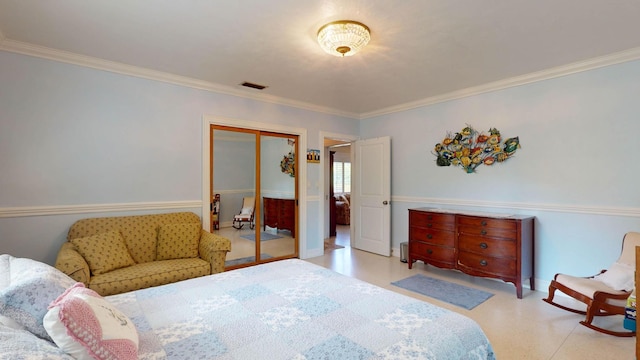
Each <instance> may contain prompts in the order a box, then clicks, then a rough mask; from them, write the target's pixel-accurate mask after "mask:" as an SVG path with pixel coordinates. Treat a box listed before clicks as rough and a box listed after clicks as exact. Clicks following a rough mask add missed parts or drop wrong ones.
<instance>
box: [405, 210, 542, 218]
mask: <svg viewBox="0 0 640 360" xmlns="http://www.w3.org/2000/svg"><path fill="white" fill-rule="evenodd" d="M409 210H413V211H424V212H433V213H440V214H452V215H465V216H478V217H490V218H495V219H516V220H518V219H520V220H521V219H528V218H532V216H529V215H517V214H503V213H493V212H483V211H471V210H456V209H440V208H430V207H421V208H414V209H409Z"/></svg>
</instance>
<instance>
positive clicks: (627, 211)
mask: <svg viewBox="0 0 640 360" xmlns="http://www.w3.org/2000/svg"><path fill="white" fill-rule="evenodd" d="M391 200H392V201H394V202H403V203H411V204H420V205H421V206H425V204H429V206H441V205H442V206H465V207H475V208H491V209H509V210H524V211H547V212H561V213H570V214H588V215H604V216H623V217H636V218H640V208H631V207H609V206H576V205H564V204H536V203H519V202H492V201H473V200H464V199H442V198H421V197H412V196H393V197H392V199H391Z"/></svg>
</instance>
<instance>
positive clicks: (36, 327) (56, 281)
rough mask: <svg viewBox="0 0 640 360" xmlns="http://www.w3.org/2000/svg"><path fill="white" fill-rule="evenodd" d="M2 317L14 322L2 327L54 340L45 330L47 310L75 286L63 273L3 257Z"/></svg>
mask: <svg viewBox="0 0 640 360" xmlns="http://www.w3.org/2000/svg"><path fill="white" fill-rule="evenodd" d="M0 278H2V280H1V281H0V282H1V283H2V284H3V285H4V286H6V287H4V288H2V289H0V314H2V316H3V317H5V318H9V319H11V320H13V322H11V323H9V322H8V321H7V320H6V319H4V318H3V320H2V323H3V324H8V325H9V326H11V327H15V325H16V324H15V323H17V324H19V325H20V326H21V327H24V328H25V329H27V330H28V331H30V332H31V333H33V334H35V335H37V336H39V337H41V338H43V339H45V340H51V339H50V338H49V335H48V334H47V331H46V330H45V329H44V327H43V326H42V318H43V317H44V315H45V314H46V313H47V307H48V306H49V304H50V303H51V302H52V301H53V300H55V299H56V298H57V297H58V296H60V294H62V293H64V291H65V290H66V289H67V288H69V287H70V286H72V285H73V284H75V280H73V279H71V278H70V277H68V276H67V275H65V274H64V273H62V272H61V271H60V270H58V269H56V268H54V267H52V266H50V265H47V264H44V263H41V262H39V261H35V260H31V259H27V258H16V257H13V256H10V255H6V254H4V255H0Z"/></svg>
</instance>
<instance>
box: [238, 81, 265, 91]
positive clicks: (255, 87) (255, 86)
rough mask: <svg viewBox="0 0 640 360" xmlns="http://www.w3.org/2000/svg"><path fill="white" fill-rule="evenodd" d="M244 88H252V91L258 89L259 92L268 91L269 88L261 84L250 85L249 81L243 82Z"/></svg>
mask: <svg viewBox="0 0 640 360" xmlns="http://www.w3.org/2000/svg"><path fill="white" fill-rule="evenodd" d="M240 85H242V86H246V87H250V88H252V89H258V90H264V89H266V88H267V87H268V86H264V85H259V84H254V83H250V82H248V81H245V82H243V83H242V84H240Z"/></svg>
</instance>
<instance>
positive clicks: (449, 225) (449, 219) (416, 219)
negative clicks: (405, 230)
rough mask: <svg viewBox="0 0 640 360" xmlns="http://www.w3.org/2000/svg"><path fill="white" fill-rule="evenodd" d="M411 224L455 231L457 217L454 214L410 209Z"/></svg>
mask: <svg viewBox="0 0 640 360" xmlns="http://www.w3.org/2000/svg"><path fill="white" fill-rule="evenodd" d="M409 225H410V226H419V227H425V228H428V229H438V230H449V231H453V229H454V228H455V226H456V217H455V215H452V214H441V213H432V212H423V211H410V212H409Z"/></svg>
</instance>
